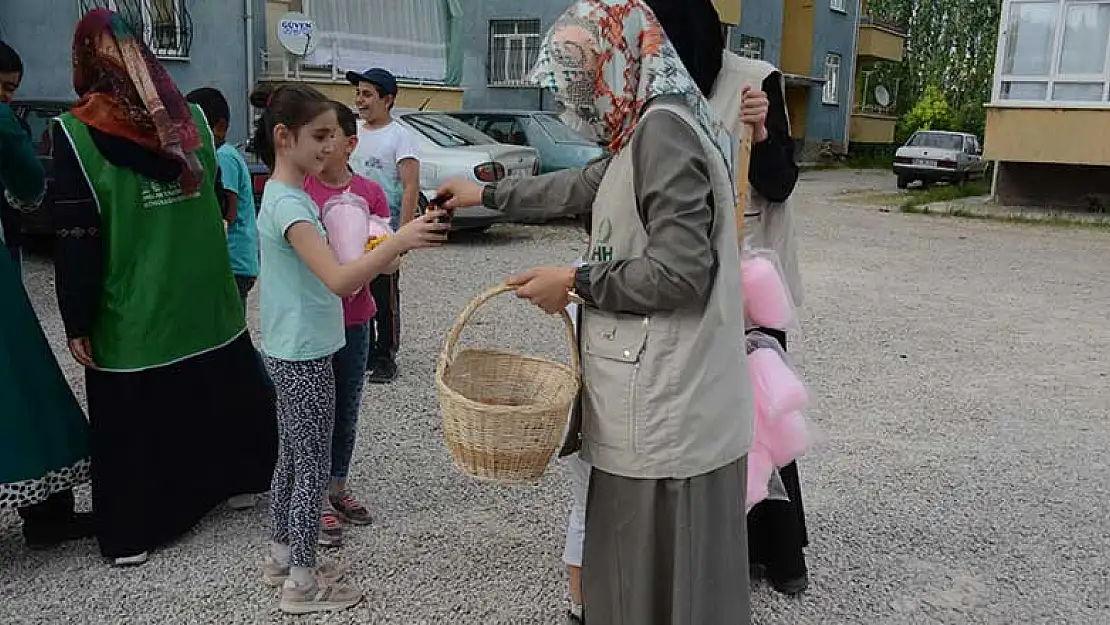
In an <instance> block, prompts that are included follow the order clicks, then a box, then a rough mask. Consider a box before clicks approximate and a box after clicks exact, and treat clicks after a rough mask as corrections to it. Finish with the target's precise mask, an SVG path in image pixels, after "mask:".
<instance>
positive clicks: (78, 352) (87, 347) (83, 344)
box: [69, 336, 96, 369]
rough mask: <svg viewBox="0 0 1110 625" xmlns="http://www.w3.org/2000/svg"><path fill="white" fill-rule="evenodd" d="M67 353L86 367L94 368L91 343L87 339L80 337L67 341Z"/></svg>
mask: <svg viewBox="0 0 1110 625" xmlns="http://www.w3.org/2000/svg"><path fill="white" fill-rule="evenodd" d="M69 353H70V354H72V355H73V359H74V360H76V361H77V362H79V363H81V364H82V365H84V366H86V367H92V368H93V369H95V368H96V361H94V360H93V357H92V353H93V352H92V342H91V341H89V337H87V336H82V337H80V338H76V339H70V340H69Z"/></svg>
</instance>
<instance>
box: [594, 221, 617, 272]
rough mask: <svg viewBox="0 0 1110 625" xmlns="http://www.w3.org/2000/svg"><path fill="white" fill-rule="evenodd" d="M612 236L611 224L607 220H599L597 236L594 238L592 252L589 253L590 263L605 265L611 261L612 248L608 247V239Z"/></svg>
mask: <svg viewBox="0 0 1110 625" xmlns="http://www.w3.org/2000/svg"><path fill="white" fill-rule="evenodd" d="M612 235H613V224H612V223H610V222H609V218H608V217H606V218H605V219H602V220H601V223H600V224H598V226H597V236H596V237H594V241H593V250H592V251H591V252H590V262H592V263H607V262H609V261H611V260H613V246H612V245H609V237H611V236H612Z"/></svg>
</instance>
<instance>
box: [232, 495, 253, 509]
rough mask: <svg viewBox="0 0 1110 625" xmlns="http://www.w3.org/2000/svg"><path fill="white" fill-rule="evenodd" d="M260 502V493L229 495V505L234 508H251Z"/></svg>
mask: <svg viewBox="0 0 1110 625" xmlns="http://www.w3.org/2000/svg"><path fill="white" fill-rule="evenodd" d="M257 503H258V495H252V494H247V495H235V496H234V497H228V499H227V505H228V507H229V508H231V509H232V510H250V509H251V508H253V507H254V506H255V504H257Z"/></svg>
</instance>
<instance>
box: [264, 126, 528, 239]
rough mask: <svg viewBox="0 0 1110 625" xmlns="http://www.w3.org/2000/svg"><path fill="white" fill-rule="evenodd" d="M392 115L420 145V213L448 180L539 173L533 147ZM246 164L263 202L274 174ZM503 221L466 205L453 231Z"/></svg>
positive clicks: (491, 179)
mask: <svg viewBox="0 0 1110 625" xmlns="http://www.w3.org/2000/svg"><path fill="white" fill-rule="evenodd" d="M393 115H394V117H395V118H396V119H397V121H398V122H400V123H401V124H402V125H404V126H405V127H406V128H408V129H409V130H410V131H411V132H412V133H413V135H414V136H415V137H416V140H417V143H418V144H419V147H420V189H421V193H420V197H419V199H418V201H419V205H418V207H417V210H418V212H421V213H422V212H424V210H425V209H427V207H428V201H429V200H430V199H431V198H432V197H433V196H434V195H435V192H436V190H437V189H439V187H440V186H441V185H442V184H443V183H444V182H446V181H447V180H449V179H453V178H465V179H467V180H472V181H475V182H497V181H499V180H504V179H505V178H519V177H525V176H533V175H536V174H537V173H539V166H540V160H539V156H538V155H537V153H536V151H535V150H534V149H532V148H528V147H523V148H520V147H515V148H514V147H511V146H506V145H501V144H499V143H497V142H496V141H494V140H493V139H492V138H490V137H489V136H488V135H485V134H483V133H481V132H479V131H477V130H476V129H474V128H472V127H470V126H468V125H466V124H464V123H462V122H460V121H459V120H457V119H455V118H453V117H450V116H447V115H444V114H443V113H435V112H424V111H415V110H409V109H398V110H395V111H394V113H393ZM248 166H249V168H250V171H251V180H252V182H253V184H254V192H255V195H256V197H258V198H261V196H262V190H263V188H265V186H266V180H268V179H269V177H270V172H269V170H268V169H267V168H266V166H265V165H264V164H262V163H259V162H256V161H252V162H249V163H248ZM259 201H261V200H259ZM502 218H503V216H502V214H501V213H500V212H499V211H495V210H491V209H488V208H485V207H484V206H468V207H464V208H460V209H458V210H456V211H455V213H454V215H453V216H452V219H451V229H452V230H453V231H458V230H485V229H487V228H489V227H490V226H492V225H493V224H495V223H497V222H499V221H502Z"/></svg>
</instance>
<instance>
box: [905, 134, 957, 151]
mask: <svg viewBox="0 0 1110 625" xmlns="http://www.w3.org/2000/svg"><path fill="white" fill-rule="evenodd" d="M906 145H907V146H909V147H912V148H937V149H938V150H963V149H964V137H963V135H957V134H952V133H949V132H919V133H917V134H915V135H914V136H912V137H910V140H909V141H907V142H906Z"/></svg>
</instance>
